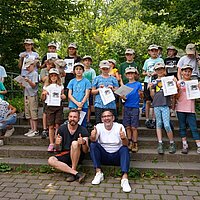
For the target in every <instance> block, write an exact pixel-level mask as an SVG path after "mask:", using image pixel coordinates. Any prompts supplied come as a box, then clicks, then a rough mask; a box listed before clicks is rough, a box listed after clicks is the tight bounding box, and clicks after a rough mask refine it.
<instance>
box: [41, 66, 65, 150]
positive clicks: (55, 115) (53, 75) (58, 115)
mask: <svg viewBox="0 0 200 200" xmlns="http://www.w3.org/2000/svg"><path fill="white" fill-rule="evenodd" d="M51 96H53V97H55V98H56V97H57V98H59V99H58V100H59V101H61V99H62V100H64V99H66V96H65V95H64V86H63V85H62V84H61V78H60V75H59V71H58V69H55V68H52V69H50V70H49V75H48V79H47V80H46V82H45V84H44V87H43V91H42V100H43V101H44V100H45V102H46V103H47V107H46V113H47V125H48V127H49V141H50V144H49V147H48V152H53V151H54V127H55V128H56V131H55V135H56V134H57V130H58V128H59V126H60V124H62V123H63V107H62V105H61V103H60V106H53V105H48V103H49V100H50V98H51ZM57 150H58V149H55V151H57Z"/></svg>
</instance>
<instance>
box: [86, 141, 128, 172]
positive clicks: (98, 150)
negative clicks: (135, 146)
mask: <svg viewBox="0 0 200 200" xmlns="http://www.w3.org/2000/svg"><path fill="white" fill-rule="evenodd" d="M90 156H91V159H92V162H93V165H94V168H101V164H104V165H115V166H120V167H121V171H122V173H128V170H129V165H130V154H129V150H128V147H127V146H122V147H121V148H120V149H119V150H118V151H117V152H114V153H108V152H107V151H106V150H105V149H104V148H103V147H102V146H101V145H100V144H99V143H98V142H92V143H91V144H90Z"/></svg>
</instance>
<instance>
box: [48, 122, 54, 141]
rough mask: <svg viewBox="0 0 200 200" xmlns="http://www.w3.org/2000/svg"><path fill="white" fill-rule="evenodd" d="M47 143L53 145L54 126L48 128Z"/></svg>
mask: <svg viewBox="0 0 200 200" xmlns="http://www.w3.org/2000/svg"><path fill="white" fill-rule="evenodd" d="M49 142H50V144H54V125H50V126H49Z"/></svg>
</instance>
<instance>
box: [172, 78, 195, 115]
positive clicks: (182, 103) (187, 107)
mask: <svg viewBox="0 0 200 200" xmlns="http://www.w3.org/2000/svg"><path fill="white" fill-rule="evenodd" d="M179 92H180V97H179V98H178V100H177V103H176V111H178V112H188V113H195V100H194V99H187V95H186V86H185V81H181V82H180V91H179Z"/></svg>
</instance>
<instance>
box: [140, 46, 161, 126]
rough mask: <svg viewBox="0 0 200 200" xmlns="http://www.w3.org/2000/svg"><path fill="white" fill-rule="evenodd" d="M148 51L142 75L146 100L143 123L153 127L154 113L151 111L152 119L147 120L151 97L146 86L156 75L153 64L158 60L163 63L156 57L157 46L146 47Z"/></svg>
mask: <svg viewBox="0 0 200 200" xmlns="http://www.w3.org/2000/svg"><path fill="white" fill-rule="evenodd" d="M148 53H149V55H150V58H148V59H147V60H146V61H145V63H144V66H143V73H142V74H143V75H144V76H145V78H144V99H145V101H146V108H145V112H146V122H145V125H146V126H147V128H155V119H154V114H153V113H152V121H151V120H149V115H150V107H151V102H152V98H151V96H150V91H149V88H148V83H150V82H151V81H152V80H153V79H154V78H155V76H156V73H155V72H154V65H155V64H156V63H158V62H162V63H164V61H163V59H162V58H158V46H157V45H155V44H152V45H150V46H149V48H148Z"/></svg>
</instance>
